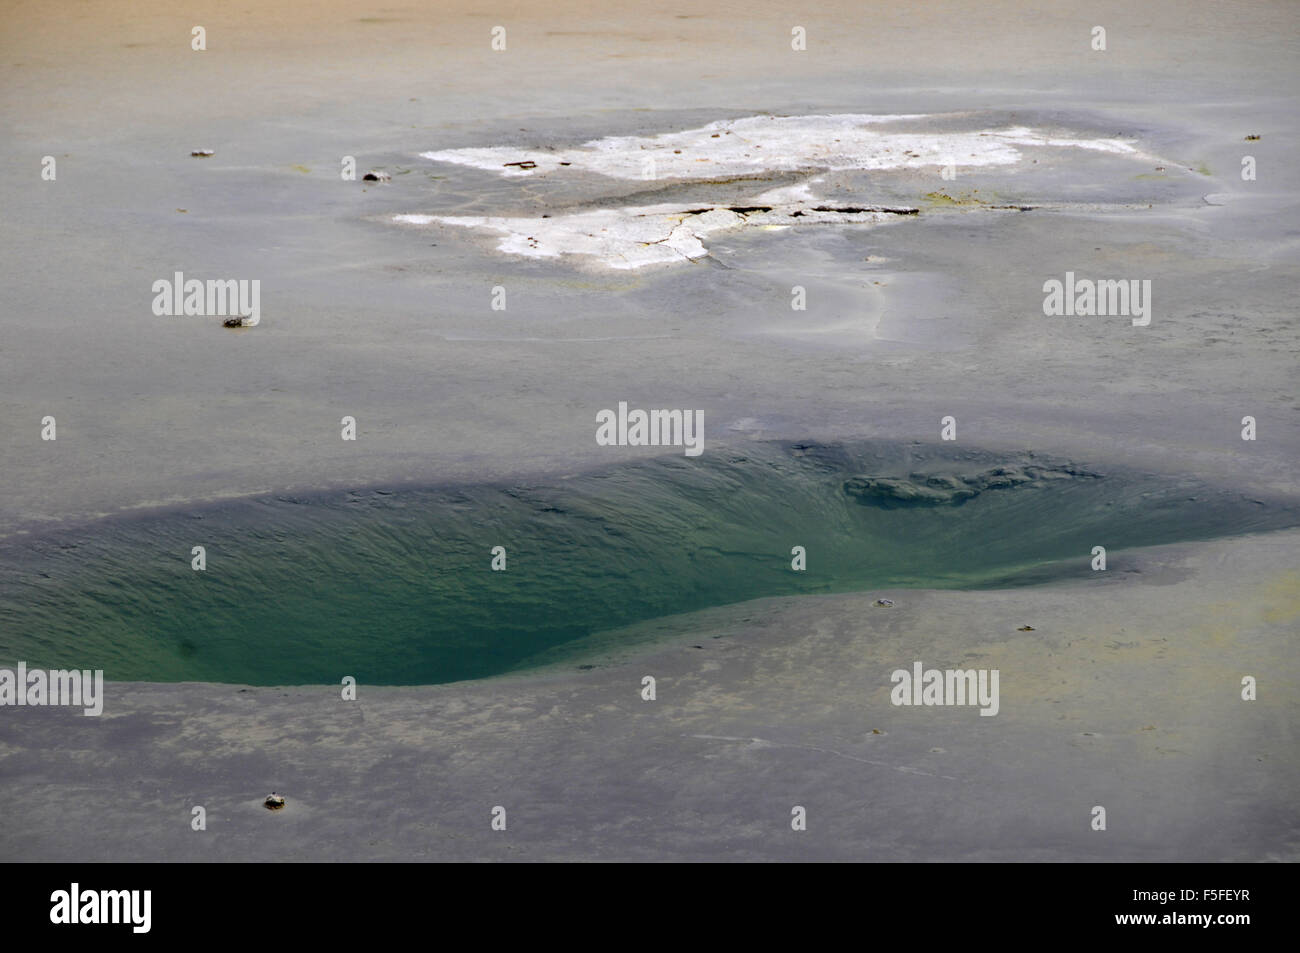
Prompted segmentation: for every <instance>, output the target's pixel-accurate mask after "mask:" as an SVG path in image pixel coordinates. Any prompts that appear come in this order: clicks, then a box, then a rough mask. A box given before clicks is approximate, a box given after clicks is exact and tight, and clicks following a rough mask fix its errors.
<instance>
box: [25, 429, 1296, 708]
mask: <svg viewBox="0 0 1300 953" xmlns="http://www.w3.org/2000/svg"><path fill="white" fill-rule="evenodd" d="M1297 524H1300V508H1297V507H1296V505H1295V504H1291V503H1264V502H1261V501H1256V500H1252V499H1249V498H1245V497H1242V496H1240V495H1239V494H1236V493H1233V492H1231V491H1227V490H1219V489H1213V488H1209V487H1206V486H1204V485H1203V484H1199V483H1196V482H1195V481H1192V480H1189V479H1188V480H1182V479H1180V480H1171V479H1169V478H1158V477H1155V476H1152V475H1143V474H1136V473H1123V472H1116V471H1109V470H1108V471H1102V470H1097V469H1094V468H1088V467H1080V466H1075V465H1072V464H1068V463H1064V462H1061V461H1046V460H1043V459H1041V458H1038V459H1035V458H1032V457H1030V456H1029V455H1019V456H1016V457H1014V458H1010V457H1006V456H1000V457H995V456H993V455H989V454H981V453H977V452H967V453H963V454H954V453H951V452H948V453H945V452H943V451H942V450H939V449H935V448H921V447H916V446H907V447H905V446H899V445H879V444H873V445H860V446H854V447H845V446H804V445H795V446H791V445H776V444H755V445H753V446H752V447H748V448H746V449H745V450H744V451H743V452H738V451H734V450H733V451H726V450H713V451H710V452H707V453H705V454H704V455H703V456H702V457H699V458H694V459H687V458H684V457H667V458H655V459H653V460H647V461H645V462H641V463H624V464H621V465H618V466H612V467H610V468H607V469H604V470H599V471H593V472H589V473H584V474H581V475H578V476H574V477H571V478H568V479H556V480H552V481H548V482H545V483H537V484H519V485H512V486H488V485H476V486H462V487H451V488H448V487H442V488H430V489H422V490H401V491H394V492H390V491H384V490H373V489H372V490H364V491H350V492H340V493H334V494H319V495H313V496H310V497H302V498H293V497H287V496H277V497H267V498H262V499H251V500H245V501H240V502H238V503H226V504H212V505H206V506H203V507H199V508H190V509H186V510H182V511H175V510H173V511H169V512H159V513H154V514H150V515H148V516H142V517H131V518H114V519H109V520H103V521H100V522H99V523H97V524H93V525H90V526H87V527H83V528H82V529H80V530H78V531H75V532H65V533H61V534H58V535H51V536H46V537H42V538H40V539H36V540H25V541H17V542H10V543H7V544H6V545H5V546H4V547H3V549H0V664H9V663H12V662H16V661H18V660H24V661H27V662H28V663H29V664H30V665H33V666H41V667H59V668H65V667H66V668H92V669H93V668H102V669H104V671H105V677H106V678H108V679H112V680H159V681H176V680H186V681H190V680H193V681H219V682H240V683H248V684H256V685H270V684H311V683H329V684H338V682H339V680H340V679H341V678H342V676H344V675H352V676H355V677H356V678H357V680H358V681H359V682H361V683H369V684H423V683H435V682H447V681H456V680H460V679H467V678H479V677H484V676H489V675H493V674H498V673H501V672H504V671H507V670H510V669H513V668H518V667H521V666H526V665H527V664H528V662H529V659H530V658H532V657H534V656H538V655H540V654H542V653H545V652H547V651H548V650H551V649H554V648H555V647H556V646H561V645H563V644H564V643H567V642H572V641H574V640H577V639H581V638H583V637H585V636H588V635H591V634H594V633H597V632H601V631H605V630H609V629H613V628H617V627H620V626H624V625H629V624H632V623H635V622H638V621H642V620H646V619H652V618H655V617H659V616H664V615H669V614H673V613H680V612H688V611H692V610H695V609H701V608H706V607H710V606H716V605H723V604H728V603H734V602H740V601H744V600H747V599H753V598H758V597H763V596H773V595H788V594H796V593H817V592H834V591H848V590H863V589H869V588H873V587H886V586H888V587H907V586H913V587H941V588H942V587H976V586H987V585H994V584H1007V583H1008V582H1009V581H1014V580H1015V577H1017V576H1020V577H1022V578H1030V577H1031V576H1032V577H1034V578H1035V579H1036V580H1037V581H1041V580H1042V579H1043V578H1044V573H1045V572H1046V573H1047V577H1048V578H1050V577H1051V576H1052V575H1058V576H1059V575H1069V576H1076V577H1081V578H1086V577H1087V576H1088V574H1089V573H1090V569H1089V562H1090V559H1091V556H1090V553H1091V549H1092V547H1093V546H1096V545H1104V546H1106V547H1107V550H1108V551H1109V552H1110V553H1111V554H1112V558H1113V554H1114V553H1116V552H1117V551H1120V550H1122V549H1124V548H1130V547H1138V546H1150V545H1156V544H1161V543H1168V542H1174V541H1177V540H1182V539H1193V538H1206V537H1211V536H1216V535H1224V534H1230V533H1238V532H1251V531H1258V530H1264V529H1276V528H1282V527H1284V526H1294V525H1297ZM194 546H203V547H205V549H206V559H207V569H206V570H205V571H202V572H198V571H195V570H193V569H192V568H191V559H192V556H191V551H192V548H193V547H194ZM496 546H502V547H504V548H505V551H506V557H505V558H506V569H505V570H504V571H500V572H497V571H493V570H492V569H491V563H492V553H491V551H492V549H493V547H496ZM795 546H802V547H804V549H805V550H806V553H807V569H806V570H805V571H803V572H796V571H794V570H792V568H791V559H792V555H791V550H792V548H793V547H795Z"/></svg>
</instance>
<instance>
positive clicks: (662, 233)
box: [393, 203, 912, 269]
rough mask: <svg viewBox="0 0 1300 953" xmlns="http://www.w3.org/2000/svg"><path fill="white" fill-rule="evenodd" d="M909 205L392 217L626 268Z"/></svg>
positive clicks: (881, 215) (512, 250)
mask: <svg viewBox="0 0 1300 953" xmlns="http://www.w3.org/2000/svg"><path fill="white" fill-rule="evenodd" d="M910 211H912V210H910V209H904V210H898V211H888V210H884V209H880V210H875V209H863V210H858V209H853V210H850V211H837V210H825V209H815V208H812V207H810V206H808V205H807V204H805V203H800V204H793V205H785V206H774V207H771V208H767V207H754V208H748V207H747V208H744V209H742V210H740V211H737V210H735V209H732V208H727V207H723V206H718V207H711V208H695V209H683V208H681V207H680V206H677V205H647V206H641V207H629V208H603V209H596V210H593V211H585V212H574V213H571V214H568V215H552V216H550V217H548V218H504V217H495V216H481V215H467V216H462V215H395V216H393V221H395V222H398V223H400V224H404V225H454V226H462V227H467V228H475V229H480V230H484V231H488V232H492V233H495V234H496V235H499V236H500V239H499V240H498V241H497V243H496V248H497V250H498V251H502V252H506V253H507V254H511V255H523V256H526V257H529V258H558V257H559V256H560V255H566V254H567V255H579V256H586V257H589V258H592V259H594V263H596V264H599V265H603V266H605V267H608V268H616V269H632V268H642V267H645V266H647V265H661V264H675V263H679V262H684V261H694V260H696V259H700V258H704V257H706V256H707V255H708V254H709V250H708V249H707V248H706V247H705V246H704V239H707V238H709V237H710V236H713V235H716V234H718V233H720V232H725V231H730V230H732V229H736V228H741V227H743V226H759V227H764V228H770V227H789V226H792V225H819V224H858V225H877V224H880V223H882V222H885V221H888V220H891V219H896V218H898V216H899V214H900V213H901V214H908V213H909V212H910Z"/></svg>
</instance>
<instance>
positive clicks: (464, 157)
mask: <svg viewBox="0 0 1300 953" xmlns="http://www.w3.org/2000/svg"><path fill="white" fill-rule="evenodd" d="M926 118H928V117H925V116H915V115H905V116H871V115H859V114H847V115H832V116H751V117H748V118H745V119H724V120H719V121H718V122H711V123H709V124H708V125H706V126H703V127H701V128H699V129H686V130H683V131H680V132H666V133H661V134H660V135H657V136H608V137H605V138H603V139H592V140H591V141H589V142H585V143H583V144H582V145H581V146H579V147H577V148H572V149H556V150H549V149H548V150H536V151H534V150H529V149H519V148H515V147H513V146H510V147H507V146H495V147H488V148H475V149H446V150H442V151H438V152H423V153H421V156H423V157H424V158H426V159H432V160H434V161H435V162H451V163H456V164H458V165H467V166H472V167H474V168H479V169H487V170H490V171H494V172H497V173H500V174H501V175H505V176H534V175H540V174H544V173H548V172H556V171H559V170H562V169H568V170H573V171H581V172H594V173H597V174H599V175H604V176H608V177H610V178H617V179H710V178H719V177H730V176H744V175H755V174H761V173H764V172H791V171H801V170H807V171H821V170H825V171H846V170H854V169H862V170H873V169H877V170H878V169H903V168H922V167H925V166H935V165H948V164H952V165H955V166H957V167H958V168H960V167H973V166H989V165H1010V164H1013V163H1015V162H1018V161H1020V159H1021V158H1022V155H1023V154H1022V152H1021V151H1020V149H1018V148H1017V146H1028V147H1041V148H1078V149H1090V150H1094V151H1100V152H1110V153H1115V154H1120V155H1130V154H1131V155H1135V156H1136V155H1138V154H1139V153H1138V152H1137V150H1136V149H1135V148H1134V147H1133V146H1132V145H1130V144H1129V143H1126V142H1122V141H1120V140H1118V139H1070V138H1062V137H1053V136H1048V135H1046V134H1044V133H1041V132H1037V131H1035V130H1033V129H1030V128H1027V127H1024V126H1017V127H1013V128H1009V129H1001V130H995V129H988V130H984V131H976V132H907V131H895V132H890V131H887V130H884V131H882V130H881V129H880V128H879V127H881V126H887V125H889V124H897V123H900V122H907V121H913V122H914V121H916V120H921V119H926Z"/></svg>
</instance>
